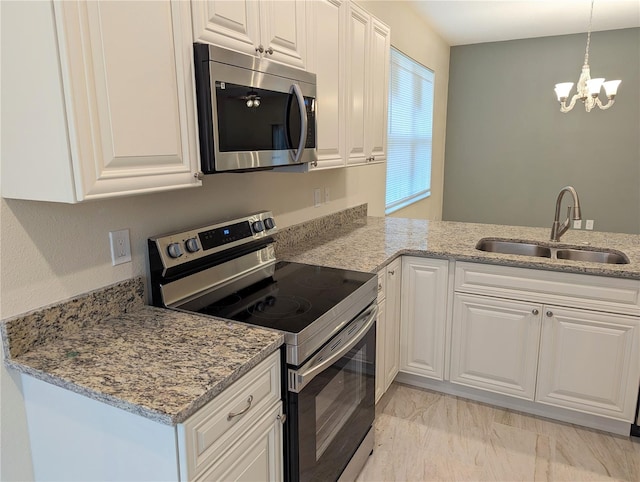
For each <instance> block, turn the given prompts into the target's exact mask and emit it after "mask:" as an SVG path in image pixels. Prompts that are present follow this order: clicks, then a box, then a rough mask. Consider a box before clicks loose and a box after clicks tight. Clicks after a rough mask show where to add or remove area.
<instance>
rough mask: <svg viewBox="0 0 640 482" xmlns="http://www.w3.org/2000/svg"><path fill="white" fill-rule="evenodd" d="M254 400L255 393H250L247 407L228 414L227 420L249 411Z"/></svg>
mask: <svg viewBox="0 0 640 482" xmlns="http://www.w3.org/2000/svg"><path fill="white" fill-rule="evenodd" d="M252 402H253V395H249V398H247V408H245V409H243V410H240V411H239V412H235V413H233V412H230V413H229V415H227V420H231V419H232V418H234V417H238V416H240V415H242V414H244V413H247V412H248V411H249V409H250V408H251V403H252Z"/></svg>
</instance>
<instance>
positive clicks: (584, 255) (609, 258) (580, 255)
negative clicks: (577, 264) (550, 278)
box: [556, 248, 629, 264]
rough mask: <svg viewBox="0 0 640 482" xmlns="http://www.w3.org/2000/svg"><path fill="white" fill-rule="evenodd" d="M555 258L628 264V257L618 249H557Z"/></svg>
mask: <svg viewBox="0 0 640 482" xmlns="http://www.w3.org/2000/svg"><path fill="white" fill-rule="evenodd" d="M556 258H558V259H571V260H573V261H591V262H593V263H607V264H629V258H627V255H626V254H624V253H621V252H620V251H613V250H607V251H593V250H590V249H572V248H571V249H568V248H567V249H565V248H562V249H558V250H557V251H556Z"/></svg>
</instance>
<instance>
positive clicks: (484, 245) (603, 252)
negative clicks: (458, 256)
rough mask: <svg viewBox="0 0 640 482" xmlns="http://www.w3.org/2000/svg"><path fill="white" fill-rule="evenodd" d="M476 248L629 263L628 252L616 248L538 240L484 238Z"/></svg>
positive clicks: (609, 262)
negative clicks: (556, 243)
mask: <svg viewBox="0 0 640 482" xmlns="http://www.w3.org/2000/svg"><path fill="white" fill-rule="evenodd" d="M476 249H479V250H480V251H486V252H488V253H500V254H518V255H521V256H534V257H537V258H551V259H568V260H572V261H588V262H592V263H606V264H629V258H628V257H627V255H626V254H624V253H623V252H621V251H616V250H615V249H605V248H586V247H582V246H562V247H555V246H548V245H546V244H545V243H542V242H537V241H524V240H517V239H516V240H511V239H497V238H482V239H481V240H480V241H478V244H476Z"/></svg>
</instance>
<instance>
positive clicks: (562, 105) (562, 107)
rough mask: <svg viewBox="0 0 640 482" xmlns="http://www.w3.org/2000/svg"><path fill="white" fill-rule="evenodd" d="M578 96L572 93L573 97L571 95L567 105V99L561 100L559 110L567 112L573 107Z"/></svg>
mask: <svg viewBox="0 0 640 482" xmlns="http://www.w3.org/2000/svg"><path fill="white" fill-rule="evenodd" d="M579 98H580V96H579V95H578V94H574V95H573V97H571V102H570V103H569V105H567V101H566V100H565V101H562V102H560V112H565V113H566V112H569V111H570V110H571V109H573V107H574V106H575V105H576V101H577V100H578V99H579Z"/></svg>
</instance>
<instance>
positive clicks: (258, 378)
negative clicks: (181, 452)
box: [178, 351, 280, 480]
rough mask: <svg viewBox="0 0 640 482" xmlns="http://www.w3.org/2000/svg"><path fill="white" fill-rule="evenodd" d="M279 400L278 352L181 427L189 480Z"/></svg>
mask: <svg viewBox="0 0 640 482" xmlns="http://www.w3.org/2000/svg"><path fill="white" fill-rule="evenodd" d="M249 400H250V401H249ZM278 400H280V352H279V351H277V352H275V353H274V354H273V355H271V356H269V358H267V359H266V360H264V361H262V362H261V363H260V364H259V365H258V366H256V367H255V368H253V369H252V370H251V371H249V372H248V373H247V374H245V375H244V376H243V377H242V378H240V379H239V380H238V381H236V382H235V383H234V384H233V385H231V386H230V387H229V388H227V389H226V390H225V391H223V392H222V393H221V394H220V395H219V396H217V397H216V398H215V399H214V400H212V401H211V402H209V403H208V404H207V405H205V406H204V407H203V408H201V409H200V410H199V411H198V412H197V413H195V414H194V415H193V416H191V417H190V418H189V419H187V420H186V421H185V422H184V424H183V425H180V426H178V430H179V432H178V434H179V436H180V431H181V430H182V431H183V433H184V443H185V454H186V457H185V458H186V462H187V474H188V479H189V480H191V479H193V478H195V477H197V476H198V475H199V474H200V473H201V472H202V471H203V470H204V469H206V468H207V467H209V466H210V465H211V464H212V463H213V462H214V461H215V459H216V458H217V457H218V456H219V455H220V454H221V453H222V452H223V450H224V449H225V448H226V447H228V446H229V445H230V444H231V443H233V442H234V441H235V440H237V439H238V438H240V437H241V435H242V434H243V433H244V432H246V431H247V430H248V429H249V428H250V427H251V426H252V425H253V424H254V423H255V421H256V420H257V419H258V418H260V417H261V416H263V415H264V413H265V411H266V410H269V409H270V408H271V407H272V406H273V404H274V403H276V402H277V401H278ZM234 415H235V416H234Z"/></svg>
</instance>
